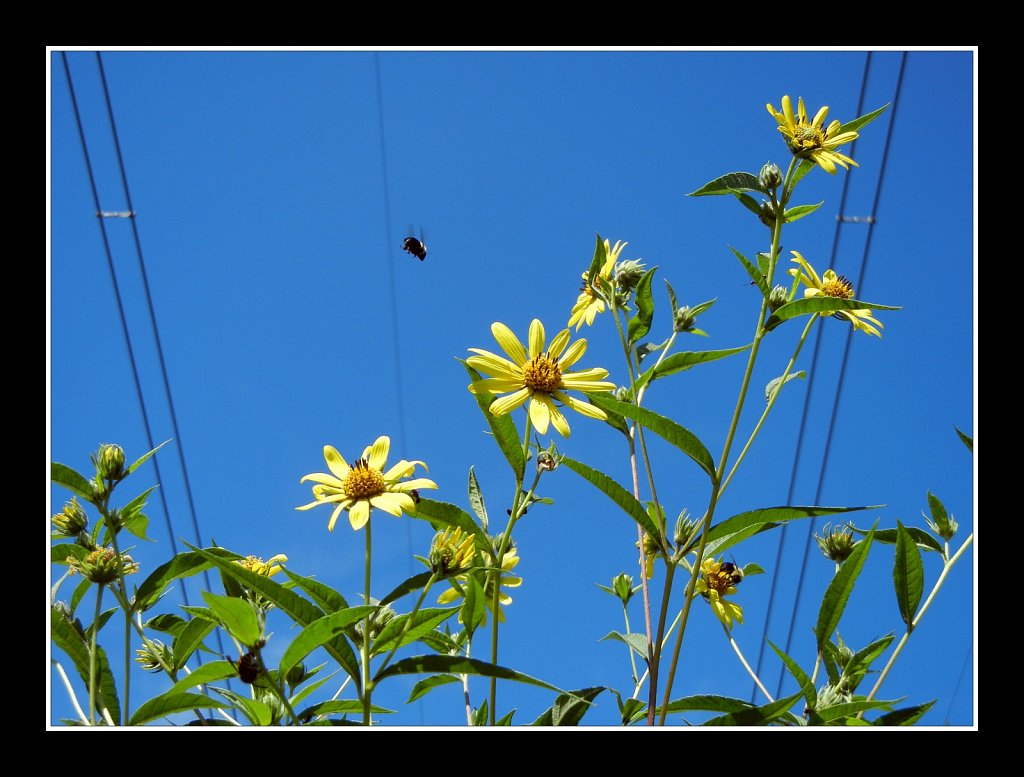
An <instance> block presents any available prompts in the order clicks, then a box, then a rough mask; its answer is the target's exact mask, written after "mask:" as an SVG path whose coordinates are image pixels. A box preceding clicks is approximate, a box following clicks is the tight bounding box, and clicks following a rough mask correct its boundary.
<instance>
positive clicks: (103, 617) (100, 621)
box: [85, 607, 118, 640]
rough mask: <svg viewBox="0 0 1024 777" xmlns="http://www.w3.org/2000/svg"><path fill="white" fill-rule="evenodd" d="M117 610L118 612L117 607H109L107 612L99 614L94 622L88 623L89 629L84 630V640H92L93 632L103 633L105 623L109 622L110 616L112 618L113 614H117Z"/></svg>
mask: <svg viewBox="0 0 1024 777" xmlns="http://www.w3.org/2000/svg"><path fill="white" fill-rule="evenodd" d="M117 610H118V608H117V607H111V608H110V609H109V610H104V611H103V612H101V613H100V615H99V617H98V618H96V620H95V621H93V622H92V623H90V624H89V628H87V629H86V630H85V638H86V640H91V639H92V633H93V631H95V632H96V633H97V634H99V633H100V632H101V631H103V627H104V626H106V625H107V621H109V620H110V616H112V615H113V614H114V613H115V612H117Z"/></svg>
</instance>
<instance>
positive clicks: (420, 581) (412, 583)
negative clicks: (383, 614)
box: [380, 572, 431, 605]
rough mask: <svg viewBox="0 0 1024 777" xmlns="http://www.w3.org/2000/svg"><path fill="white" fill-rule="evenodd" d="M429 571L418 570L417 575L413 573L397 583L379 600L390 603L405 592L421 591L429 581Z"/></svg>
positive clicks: (382, 602)
mask: <svg viewBox="0 0 1024 777" xmlns="http://www.w3.org/2000/svg"><path fill="white" fill-rule="evenodd" d="M430 577H431V573H430V572H420V573H419V574H418V575H413V576H412V577H410V578H408V579H407V580H405V581H403V582H402V583H401V584H400V585H398V586H397V587H396V588H395V590H393V591H392V592H391V593H389V594H388V595H387V596H385V597H384V598H383V599H381V600H380V603H381V604H382V605H384V604H391V603H392V602H396V601H398V600H399V599H401V598H402V597H403V596H405V595H406V594H411V593H412V592H413V591H422V590H423V587H424V586H425V585H426V584H427V583H428V582H430Z"/></svg>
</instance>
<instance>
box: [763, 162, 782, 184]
mask: <svg viewBox="0 0 1024 777" xmlns="http://www.w3.org/2000/svg"><path fill="white" fill-rule="evenodd" d="M757 181H758V183H760V184H761V186H763V187H764V188H765V189H767V190H772V189H778V188H779V186H781V185H782V171H781V170H780V169H779V167H778V165H776V164H775V163H774V162H768V163H767V164H765V166H764V167H762V168H761V172H760V173H758V175H757Z"/></svg>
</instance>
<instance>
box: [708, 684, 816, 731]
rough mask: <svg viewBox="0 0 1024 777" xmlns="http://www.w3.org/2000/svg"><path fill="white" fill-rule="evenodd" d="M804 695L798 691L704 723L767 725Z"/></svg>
mask: <svg viewBox="0 0 1024 777" xmlns="http://www.w3.org/2000/svg"><path fill="white" fill-rule="evenodd" d="M801 696H803V692H802V691H801V692H798V693H795V694H793V695H792V696H787V697H786V698H785V699H777V700H776V701H772V702H768V703H767V704H763V705H761V706H760V707H750V708H748V709H745V710H739V711H737V712H730V713H728V714H726V715H721V716H719V717H717V718H712V719H711V720H708V721H706V722H705V723H704V725H705V726H766V725H768V724H769V723H771V722H772V721H775V720H778V719H779V718H780V717H782V716H783V715H785V714H786V711H787V710H788V709H789V708H790V707H792V706H793V704H794V702H796V700H797V699H799V698H800V697H801Z"/></svg>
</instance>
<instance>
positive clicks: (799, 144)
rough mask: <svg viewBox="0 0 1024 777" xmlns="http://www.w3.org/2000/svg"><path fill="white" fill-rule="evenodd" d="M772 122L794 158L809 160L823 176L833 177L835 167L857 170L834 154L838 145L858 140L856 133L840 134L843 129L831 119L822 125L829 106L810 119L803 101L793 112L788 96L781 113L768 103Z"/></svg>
mask: <svg viewBox="0 0 1024 777" xmlns="http://www.w3.org/2000/svg"><path fill="white" fill-rule="evenodd" d="M765 107H766V108H768V113H770V114H771V115H772V116H773V117H774V118H775V121H776V122H778V124H779V132H781V133H782V134H783V136H784V137H785V138H786V145H788V146H789V150H790V151H792V152H793V154H794V156H798V157H801V158H802V159H810V160H811V161H813V162H814V163H815V164H817V165H818V166H819V167H820V168H821V169H822V170H824V171H825V172H826V173H831V174H832V175H835V172H836V165H839V166H840V167H842V168H844V169H846V170H849V169H850V168H849V166H850V165H853V166H854V167H857V166H858V165H857V163H856V162H854V161H853V160H852V159H850V157H848V156H846V155H845V154H841V153H839V152H838V151H836V148H837V147H838V146H841V145H843V143H849V142H851V141H854V140H856V139H857V133H856V132H840V131H839V128H840V127H841V126H842V125H841V124H840V123H839V121H837V120H833V121H832V122H831V123H830V124H829V125H828V126H827V127H825V126H823V125H824V123H825V117H826V116H828V106H827V105H825V106H822V108H821V109H819V111H818V112H817V113H816V114H815V115H814V118H813V119H808V118H807V109H806V108H805V107H804V98H803V97H801V98H800V100H799V102H798V103H797V111H796V113H793V103H792V102H791V101H790V99H789V95H788V94H787V95H786V96H784V97H783V98H782V110H781V111H777V110H775V108H774V106H772V104H771V103H768V104H767V105H766V106H765Z"/></svg>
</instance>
